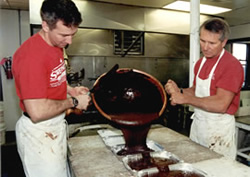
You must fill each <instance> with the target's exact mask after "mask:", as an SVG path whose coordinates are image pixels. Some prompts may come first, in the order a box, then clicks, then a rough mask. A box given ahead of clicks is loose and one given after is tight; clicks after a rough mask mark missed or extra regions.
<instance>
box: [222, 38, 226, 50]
mask: <svg viewBox="0 0 250 177" xmlns="http://www.w3.org/2000/svg"><path fill="white" fill-rule="evenodd" d="M226 44H227V39H225V40H224V41H222V47H223V48H224V47H225V46H226Z"/></svg>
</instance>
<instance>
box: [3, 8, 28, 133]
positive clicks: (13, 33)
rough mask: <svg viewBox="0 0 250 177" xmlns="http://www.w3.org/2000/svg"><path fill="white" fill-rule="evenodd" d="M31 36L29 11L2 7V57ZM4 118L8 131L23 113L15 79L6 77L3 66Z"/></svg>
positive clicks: (10, 53) (8, 54)
mask: <svg viewBox="0 0 250 177" xmlns="http://www.w3.org/2000/svg"><path fill="white" fill-rule="evenodd" d="M29 36H30V26H29V12H28V11H17V10H4V9H0V39H1V40H0V59H2V58H4V57H7V56H12V55H13V54H14V52H15V51H16V49H17V48H18V47H19V46H20V44H21V43H22V42H23V41H25V40H26V39H27V38H28V37H29ZM1 77H2V83H1V84H2V88H3V102H4V120H5V124H6V131H12V130H14V129H15V124H16V121H17V120H18V118H19V117H20V115H21V110H20V108H19V100H18V97H17V96H16V90H15V84H14V80H13V79H8V80H7V79H6V75H5V72H4V69H3V67H1Z"/></svg>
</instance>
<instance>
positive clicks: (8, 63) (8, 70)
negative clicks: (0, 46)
mask: <svg viewBox="0 0 250 177" xmlns="http://www.w3.org/2000/svg"><path fill="white" fill-rule="evenodd" d="M11 59H12V58H11V57H5V58H3V59H2V60H1V62H0V64H1V65H2V66H3V68H4V71H5V73H6V77H7V79H13V75H12V71H11V65H12V61H11Z"/></svg>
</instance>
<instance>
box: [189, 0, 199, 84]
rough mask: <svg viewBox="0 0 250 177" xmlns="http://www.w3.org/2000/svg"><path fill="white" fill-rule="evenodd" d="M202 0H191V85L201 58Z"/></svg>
mask: <svg viewBox="0 0 250 177" xmlns="http://www.w3.org/2000/svg"><path fill="white" fill-rule="evenodd" d="M199 28H200V0H191V1H190V50H189V51H190V54H189V86H190V87H191V86H192V85H193V80H194V72H193V71H194V65H195V63H196V61H197V60H198V59H199V58H200V43H199V41H200V39H199Z"/></svg>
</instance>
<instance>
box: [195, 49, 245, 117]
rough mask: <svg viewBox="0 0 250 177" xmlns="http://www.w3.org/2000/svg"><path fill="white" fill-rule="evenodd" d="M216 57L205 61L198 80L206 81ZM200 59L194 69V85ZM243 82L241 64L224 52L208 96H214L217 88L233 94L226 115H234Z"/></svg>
mask: <svg viewBox="0 0 250 177" xmlns="http://www.w3.org/2000/svg"><path fill="white" fill-rule="evenodd" d="M218 58H219V56H218V57H215V58H212V59H207V60H206V62H205V63H204V65H203V67H202V69H201V71H200V74H199V78H201V79H206V78H208V75H209V73H210V71H211V69H212V68H213V66H214V64H215V63H216V61H217V60H218ZM201 60H202V58H201V59H199V60H198V61H197V63H196V64H195V68H194V74H195V79H194V85H195V84H196V75H197V73H198V69H199V67H200V64H201ZM243 82H244V71H243V67H242V65H241V63H240V62H239V60H237V59H236V58H235V57H234V56H233V55H231V54H230V53H229V52H227V51H226V50H225V53H224V55H223V56H222V58H221V60H220V61H219V63H218V65H217V67H216V69H215V71H214V74H213V78H212V81H211V86H210V95H215V94H216V89H217V88H223V89H225V90H228V91H231V92H234V93H235V97H234V98H233V101H232V103H231V104H230V106H229V108H228V110H227V113H228V114H232V115H233V114H235V113H236V112H237V109H238V107H239V103H240V90H241V88H242V84H243Z"/></svg>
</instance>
